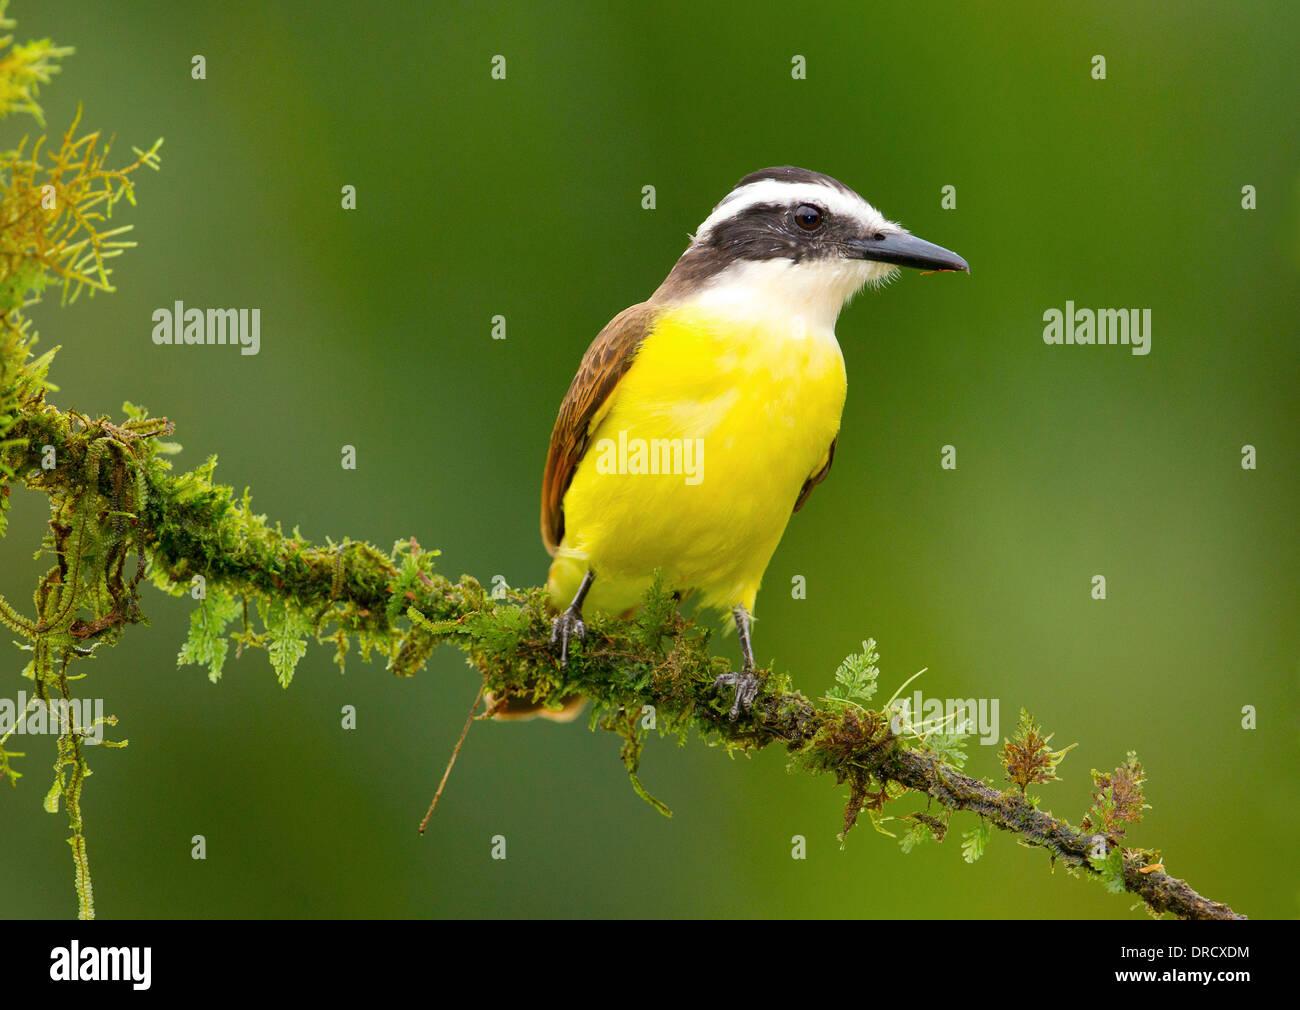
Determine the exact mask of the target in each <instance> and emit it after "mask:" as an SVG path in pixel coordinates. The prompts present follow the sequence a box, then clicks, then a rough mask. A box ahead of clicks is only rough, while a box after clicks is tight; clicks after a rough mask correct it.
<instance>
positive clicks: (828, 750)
mask: <svg viewBox="0 0 1300 1010" xmlns="http://www.w3.org/2000/svg"><path fill="white" fill-rule="evenodd" d="M170 430H171V426H170V425H169V424H167V423H166V422H163V421H157V420H153V421H150V420H148V419H146V418H143V417H142V416H140V415H139V414H137V416H136V417H135V418H133V419H131V420H129V421H128V422H126V423H125V424H122V425H114V424H112V423H110V422H109V421H107V420H106V419H99V420H93V421H92V420H90V419H88V418H84V417H82V416H81V415H78V414H75V413H67V412H61V411H59V410H57V409H56V408H54V407H52V406H50V405H48V404H46V403H44V402H43V397H41V398H38V400H37V401H36V402H33V403H30V404H28V405H26V406H25V407H24V409H23V411H22V412H21V416H20V417H19V418H18V419H17V420H16V423H15V424H14V426H13V428H12V430H11V437H13V438H15V439H17V440H21V442H23V443H24V444H25V445H26V446H27V447H28V448H26V449H25V450H24V451H23V452H22V453H21V454H19V455H17V456H16V457H11V459H12V462H13V463H15V464H16V466H15V467H14V469H15V471H16V472H18V473H19V474H22V475H23V477H22V480H23V482H24V483H26V484H27V485H28V486H30V487H32V488H36V489H39V490H43V491H45V492H46V493H48V494H50V495H51V496H52V497H53V498H55V499H59V500H64V501H80V500H84V498H85V497H86V495H87V493H88V492H89V494H91V495H93V496H95V497H96V498H97V499H98V500H99V501H100V502H101V504H102V508H101V510H100V511H99V512H98V516H99V519H100V521H101V522H102V523H103V524H104V525H105V526H106V527H107V528H108V530H111V527H112V521H113V520H112V518H111V516H112V515H113V514H116V513H119V512H122V510H121V509H120V508H118V509H113V508H110V507H109V506H111V505H112V504H113V502H114V501H118V502H119V505H120V504H121V503H120V498H121V496H122V494H123V492H122V490H121V489H122V488H123V487H127V486H132V485H135V484H137V482H138V483H139V487H138V490H137V491H136V492H135V495H136V499H137V500H136V501H135V502H133V503H131V505H130V508H128V509H126V511H125V513H123V514H126V515H128V516H129V517H130V518H129V521H128V525H129V526H130V527H131V535H130V537H129V538H127V540H128V542H130V543H131V544H132V545H133V546H134V548H136V549H140V550H142V551H143V554H144V556H145V557H147V558H148V560H149V563H150V567H151V569H152V571H153V573H154V579H155V581H156V582H157V583H158V584H159V585H160V586H161V587H163V588H168V589H170V591H172V592H173V593H177V594H179V593H182V592H185V591H186V590H189V589H191V587H192V586H195V585H199V584H206V594H205V599H204V601H203V602H201V603H200V608H199V609H200V612H202V611H204V609H205V608H206V607H209V606H210V605H211V601H212V599H213V596H214V592H219V593H221V594H227V595H228V596H230V597H244V598H246V599H255V600H259V601H276V602H278V603H279V604H280V605H281V607H283V608H287V609H288V610H290V611H293V612H295V613H298V614H301V615H309V620H307V621H306V623H305V624H304V629H306V630H305V631H304V633H311V634H313V635H314V636H315V637H317V638H318V639H320V640H322V641H333V642H334V643H335V644H336V647H337V648H338V649H339V650H340V657H341V655H342V653H343V652H344V651H346V641H347V639H348V638H350V637H358V638H359V640H360V642H361V644H362V647H363V649H365V650H366V651H371V650H376V651H378V652H379V653H380V654H381V655H383V656H384V657H386V659H387V661H388V665H389V668H390V669H392V670H393V672H395V673H397V674H399V675H411V674H414V673H416V672H417V671H418V670H419V669H420V668H422V667H423V666H424V663H425V661H426V660H427V658H428V656H429V654H430V653H431V652H432V650H433V649H434V648H435V647H436V646H437V645H439V644H443V643H448V644H452V645H454V646H456V647H457V648H460V649H462V650H463V651H464V652H466V653H467V654H468V656H469V659H470V661H471V662H472V663H473V665H474V666H475V668H476V669H477V670H478V671H479V672H480V674H481V675H482V676H483V678H484V684H485V686H486V688H487V690H488V691H490V692H492V693H493V694H494V695H496V696H497V697H517V698H522V699H527V700H529V701H535V702H541V703H550V704H552V705H558V704H559V703H560V699H562V698H564V697H566V696H568V695H571V694H573V693H575V692H577V693H581V694H583V695H586V696H587V697H589V698H591V699H592V700H593V703H594V706H595V711H596V713H598V714H599V715H600V716H601V717H603V718H604V719H605V720H606V721H607V722H608V721H609V720H611V719H613V720H615V721H616V722H617V723H618V725H612V724H611V725H608V726H607V728H610V729H614V730H615V731H616V732H620V733H621V734H622V735H625V736H628V734H631V735H630V737H629V739H630V740H637V732H638V731H637V728H636V725H635V721H636V719H637V718H638V717H639V716H640V714H641V713H642V711H643V708H644V706H653V708H654V711H655V713H656V723H657V728H659V729H660V730H661V731H675V732H685V731H686V730H688V729H695V730H697V731H699V732H700V733H701V734H703V735H704V736H706V737H708V738H710V739H711V740H712V741H714V742H717V743H721V744H723V745H724V746H725V747H727V748H732V749H740V750H746V751H747V750H754V749H758V748H762V747H766V746H769V745H772V744H779V745H781V746H783V747H785V748H786V749H787V750H788V751H789V752H790V754H791V755H792V756H793V759H794V762H795V764H796V766H797V767H799V768H800V769H803V770H807V771H811V772H814V773H829V774H831V775H834V776H835V778H836V780H837V781H838V782H846V783H848V784H849V787H850V808H849V810H847V811H846V823H847V824H849V825H851V823H852V821H854V820H856V818H857V814H858V812H860V811H862V810H864V809H865V810H868V811H871V812H878V811H879V810H880V809H881V808H883V805H884V804H885V803H886V802H887V801H890V800H893V799H896V798H897V797H898V796H899V795H901V794H902V793H903V792H904V791H906V790H914V791H916V792H919V793H923V794H925V795H926V796H928V797H930V799H931V800H932V801H933V802H935V803H937V804H939V805H940V806H942V807H945V808H947V809H948V810H949V811H958V810H964V811H970V812H972V813H975V814H978V815H979V816H980V817H981V818H983V819H984V820H985V821H987V822H988V824H990V825H992V826H993V827H997V828H999V829H1001V830H1003V831H1007V832H1011V833H1013V834H1015V835H1016V836H1018V838H1019V839H1020V840H1021V841H1023V842H1024V843H1025V844H1027V845H1031V846H1035V847H1038V848H1042V849H1045V850H1047V852H1048V853H1049V854H1050V855H1051V857H1052V859H1053V860H1059V861H1060V862H1062V863H1063V864H1065V865H1066V866H1067V867H1070V868H1073V869H1076V870H1077V871H1079V872H1081V873H1083V874H1085V875H1095V876H1103V875H1104V873H1105V870H1104V868H1099V867H1098V865H1097V864H1098V860H1097V858H1096V854H1095V850H1096V846H1097V838H1098V832H1097V830H1096V829H1094V830H1085V829H1083V828H1076V827H1073V826H1072V825H1070V824H1069V823H1068V822H1066V821H1064V820H1061V819H1058V818H1055V817H1053V816H1051V815H1050V814H1048V813H1045V812H1043V811H1041V810H1039V809H1037V807H1036V806H1035V804H1034V802H1033V801H1032V800H1031V799H1029V798H1027V797H1026V796H1025V795H1023V794H1022V793H1021V792H1020V790H1019V789H1015V788H1013V789H1011V790H1008V791H1002V790H998V789H996V788H994V787H993V786H991V785H989V784H987V783H985V782H982V781H980V780H979V779H976V778H973V777H971V776H970V775H967V774H965V773H964V772H962V771H961V770H959V769H958V768H956V767H954V766H952V765H951V764H949V763H945V762H944V761H943V760H941V758H940V756H939V755H938V754H937V753H935V752H934V751H933V750H932V749H930V748H929V747H927V746H926V745H925V744H923V743H922V742H920V741H919V740H917V739H915V738H909V737H908V736H907V735H906V734H896V733H895V732H893V730H891V727H890V725H889V720H888V719H887V717H886V715H885V714H884V713H881V712H872V711H870V710H868V709H866V708H863V707H861V706H858V705H854V704H848V703H845V702H839V701H829V702H827V703H824V704H821V705H819V704H815V703H813V702H812V701H810V700H809V699H808V698H806V697H805V696H804V695H802V694H800V693H799V692H797V691H795V690H793V689H792V688H791V685H790V681H789V678H788V677H787V676H785V675H783V674H778V673H774V672H771V671H768V672H767V673H766V674H765V682H764V686H763V688H762V690H761V691H760V693H759V695H758V698H757V699H756V701H755V703H754V706H753V709H752V710H751V711H750V712H748V713H747V714H744V715H742V717H741V718H739V719H737V720H735V721H732V720H730V719H729V718H728V716H727V707H728V700H727V699H725V698H723V697H722V696H721V695H719V693H718V692H717V691H716V690H715V689H714V684H713V682H714V678H715V677H716V676H717V675H718V674H719V673H721V672H726V668H727V664H726V662H725V660H722V659H720V658H717V657H713V656H711V655H710V654H709V651H708V640H709V632H708V631H707V630H705V629H703V628H701V627H699V626H697V625H695V624H694V623H693V622H691V621H687V620H685V619H683V618H682V617H681V615H680V614H679V613H678V611H677V609H676V607H675V606H674V604H673V602H672V600H671V598H670V597H669V596H668V595H667V594H664V593H662V592H660V593H658V594H652V595H651V596H650V597H648V599H647V602H646V605H645V606H644V607H643V608H642V611H641V612H640V614H639V616H637V617H635V618H633V619H631V620H628V621H617V620H609V619H602V618H600V617H596V618H595V619H594V620H593V621H592V622H591V624H590V631H589V634H588V639H587V641H586V643H585V646H583V647H579V648H578V650H577V652H576V654H575V655H574V656H573V657H572V659H571V661H570V664H569V667H568V669H566V670H562V669H560V667H559V665H558V663H557V662H556V657H555V652H554V650H553V649H552V648H551V646H550V644H549V641H548V639H549V634H550V616H549V614H548V612H547V608H546V602H545V594H544V592H543V591H542V590H540V589H529V590H524V591H518V590H510V591H507V592H506V593H504V595H503V596H502V597H501V598H494V597H493V596H492V595H491V594H489V593H488V592H486V591H485V590H484V588H483V587H482V586H481V585H480V584H479V583H478V582H477V581H475V580H474V579H472V578H470V577H469V576H462V577H461V579H460V580H458V581H456V582H452V581H450V580H449V579H447V578H446V577H444V576H442V575H440V574H438V573H437V572H435V571H434V570H433V559H434V557H435V556H436V552H425V551H421V550H420V548H419V546H418V545H417V544H416V543H415V542H414V541H403V542H399V544H398V545H397V546H396V547H395V549H394V550H393V551H392V552H387V553H386V552H383V551H380V550H377V549H376V548H374V547H371V546H369V545H367V544H363V543H356V542H352V541H344V542H343V543H341V544H335V543H329V544H326V545H323V546H321V545H314V544H311V543H309V542H307V541H306V540H304V539H303V538H302V537H301V536H300V535H299V534H298V533H297V531H295V532H294V533H292V534H287V533H284V532H283V531H281V530H280V529H279V528H278V527H273V526H270V525H268V524H267V523H266V522H265V520H264V518H263V517H260V516H256V515H254V514H253V513H252V511H251V509H250V508H249V504H248V501H247V498H246V497H245V498H244V499H243V500H237V499H236V498H235V496H234V495H233V493H232V492H231V490H230V489H229V488H226V487H221V486H219V485H215V484H213V483H211V469H212V467H211V464H209V465H206V466H204V467H202V468H200V470H199V471H196V472H194V473H189V474H183V475H179V476H174V475H172V474H171V473H170V472H169V471H168V470H167V468H166V467H165V465H164V464H162V463H161V461H160V460H159V459H158V458H157V457H153V456H151V455H150V453H149V452H147V451H144V450H143V449H142V446H143V445H144V444H147V443H150V442H154V441H156V439H157V437H158V436H160V435H162V434H165V433H167V432H170ZM105 444H107V445H109V446H111V447H112V448H111V449H109V450H101V451H99V452H96V447H97V446H102V445H105ZM43 446H53V447H54V450H55V453H56V456H57V458H58V459H60V460H62V461H64V462H63V463H62V464H61V465H60V466H58V467H57V468H55V469H53V470H42V469H40V463H41V459H42V457H43V452H47V451H46V450H43V449H41V448H39V447H43ZM122 467H128V468H132V469H134V470H135V475H134V476H132V475H131V474H127V473H123V472H121V469H120V468H122ZM141 474H143V478H142V479H141V478H140V475H141ZM92 512H93V510H92ZM108 530H105V531H101V532H102V533H103V535H107V532H108ZM115 567H116V569H117V570H118V571H119V579H121V578H122V576H121V574H120V572H121V571H122V570H123V569H122V566H121V564H120V563H118V564H116V566H115ZM127 570H128V571H129V569H127ZM196 576H199V577H201V580H202V581H201V583H200V581H199V580H198V579H196ZM128 581H130V580H124V581H122V582H121V583H120V585H119V586H118V587H117V588H116V592H115V593H114V592H109V593H108V594H107V596H106V597H105V600H106V601H107V603H108V604H109V606H108V609H107V610H106V612H103V613H100V614H99V615H98V616H97V617H95V618H93V619H91V620H85V619H84V618H83V619H81V620H82V623H81V624H80V625H78V624H76V622H75V621H74V622H71V623H69V622H68V620H67V617H66V615H65V617H64V619H63V624H64V625H65V626H67V627H68V628H69V634H70V637H71V640H72V641H73V642H76V643H79V644H82V645H84V644H85V643H86V642H87V641H88V640H94V639H97V638H99V637H101V636H104V635H106V634H109V633H115V632H116V631H117V630H120V629H121V628H122V627H124V626H125V625H127V624H129V623H133V622H134V621H136V620H138V619H139V611H138V607H137V606H136V605H135V603H134V595H133V594H134V586H133V582H132V584H128ZM114 599H116V603H113V602H112V601H113V600H114ZM21 620H23V622H24V627H21V628H19V629H16V630H19V632H20V633H26V631H27V630H28V629H31V628H32V627H33V626H34V627H35V628H36V629H41V628H42V626H43V625H42V620H41V619H40V618H38V619H35V620H33V619H30V618H21ZM46 626H47V627H53V626H54V625H53V624H47V625H46ZM261 637H264V636H260V635H258V634H257V633H255V632H252V631H251V630H250V629H248V628H245V630H244V632H242V633H240V634H238V635H236V638H237V639H239V640H240V643H241V645H253V646H255V645H258V644H262V643H260V642H259V641H258V639H259V638H261ZM808 679H809V680H810V681H812V682H815V680H816V678H808ZM285 682H286V683H287V680H286V681H285ZM1034 730H1035V732H1036V727H1034ZM630 747H631V750H632V752H633V755H634V756H639V749H640V748H639V740H637V742H636V743H632V744H630ZM626 749H627V748H625V750H626ZM630 767H632V770H633V774H635V768H634V767H633V766H630ZM931 820H933V819H931ZM1112 837H1113V836H1112ZM1107 848H1108V849H1111V850H1113V851H1120V852H1121V857H1120V858H1121V859H1122V863H1121V864H1120V866H1119V867H1117V869H1119V870H1120V872H1121V873H1122V884H1123V889H1124V890H1127V891H1129V892H1131V893H1133V894H1135V895H1137V896H1139V897H1141V898H1142V899H1143V901H1145V902H1146V904H1147V905H1148V907H1149V908H1150V909H1152V910H1153V911H1154V912H1157V913H1160V912H1169V913H1173V914H1174V915H1177V916H1181V917H1186V918H1197V919H1200V918H1237V917H1238V916H1237V914H1236V913H1235V912H1233V911H1232V909H1230V908H1229V907H1228V906H1226V905H1223V904H1220V903H1218V902H1214V901H1210V900H1208V899H1206V898H1204V897H1202V896H1201V895H1199V894H1198V893H1197V892H1196V891H1195V890H1193V889H1192V888H1191V887H1190V886H1189V885H1188V884H1187V883H1186V882H1184V881H1182V880H1179V879H1177V878H1175V877H1173V876H1170V875H1169V874H1168V873H1166V872H1164V870H1163V869H1162V868H1160V867H1159V865H1158V864H1157V862H1156V860H1155V859H1154V857H1153V854H1152V853H1151V852H1149V850H1133V849H1125V850H1121V849H1120V848H1119V847H1118V846H1117V845H1108V846H1107Z"/></svg>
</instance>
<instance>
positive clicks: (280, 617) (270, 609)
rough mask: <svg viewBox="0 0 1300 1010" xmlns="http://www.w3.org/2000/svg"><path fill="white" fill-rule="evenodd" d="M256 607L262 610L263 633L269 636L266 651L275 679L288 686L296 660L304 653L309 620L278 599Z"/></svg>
mask: <svg viewBox="0 0 1300 1010" xmlns="http://www.w3.org/2000/svg"><path fill="white" fill-rule="evenodd" d="M259 609H261V611H262V622H263V623H264V624H265V625H266V632H267V635H269V636H270V639H271V640H270V641H269V642H268V643H267V646H266V652H267V655H268V656H269V657H270V659H271V666H272V668H273V669H274V670H275V679H276V680H278V681H279V682H280V686H281V687H288V686H289V682H290V681H291V680H293V671H294V668H295V667H296V666H297V665H298V660H300V659H302V657H303V656H305V655H306V654H307V635H308V634H310V633H311V622H310V621H309V620H307V618H306V617H304V616H303V615H302V614H300V613H299V612H298V611H296V610H294V609H292V608H290V607H287V606H285V604H284V603H282V602H281V601H279V600H277V601H276V602H274V603H272V604H270V605H269V606H266V607H264V608H263V607H259Z"/></svg>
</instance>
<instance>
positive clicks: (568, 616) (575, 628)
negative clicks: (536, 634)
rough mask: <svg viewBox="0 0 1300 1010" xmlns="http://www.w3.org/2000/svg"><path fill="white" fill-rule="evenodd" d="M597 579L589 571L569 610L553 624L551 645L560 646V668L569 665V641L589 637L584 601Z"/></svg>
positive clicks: (583, 578)
mask: <svg viewBox="0 0 1300 1010" xmlns="http://www.w3.org/2000/svg"><path fill="white" fill-rule="evenodd" d="M595 578H596V573H595V572H593V571H588V572H587V574H586V575H584V576H583V577H582V585H580V586H579V587H578V592H577V594H576V595H575V596H574V597H573V602H572V603H570V604H569V609H568V610H566V611H565V612H564V613H562V614H561V615H560V616H559V617H557V618H555V620H553V621H552V622H551V644H552V645H555V644H556V643H557V642H558V643H559V644H560V666H568V665H569V639H570V638H578V639H580V640H585V639H586V637H587V626H586V625H585V624H584V623H583V621H582V601H583V600H585V599H586V598H587V590H589V589H590V588H591V584H592V582H593V581H595Z"/></svg>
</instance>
